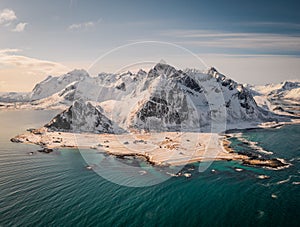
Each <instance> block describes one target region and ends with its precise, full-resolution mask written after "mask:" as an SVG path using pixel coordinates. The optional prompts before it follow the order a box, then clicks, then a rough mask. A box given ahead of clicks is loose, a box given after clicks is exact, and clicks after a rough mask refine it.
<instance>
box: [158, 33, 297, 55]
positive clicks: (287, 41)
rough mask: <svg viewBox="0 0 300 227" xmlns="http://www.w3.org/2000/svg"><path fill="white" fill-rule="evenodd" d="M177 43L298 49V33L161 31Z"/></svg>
mask: <svg viewBox="0 0 300 227" xmlns="http://www.w3.org/2000/svg"><path fill="white" fill-rule="evenodd" d="M162 35H164V36H172V37H175V38H176V39H177V40H178V42H177V43H179V44H183V45H194V46H195V45H196V46H202V47H220V48H240V49H260V50H261V49H265V50H282V51H300V35H289V34H270V33H231V32H223V31H209V30H172V31H168V32H164V33H162Z"/></svg>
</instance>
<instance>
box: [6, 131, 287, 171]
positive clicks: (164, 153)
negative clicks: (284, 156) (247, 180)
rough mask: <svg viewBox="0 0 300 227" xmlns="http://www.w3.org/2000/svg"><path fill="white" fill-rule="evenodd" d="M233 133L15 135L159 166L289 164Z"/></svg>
mask: <svg viewBox="0 0 300 227" xmlns="http://www.w3.org/2000/svg"><path fill="white" fill-rule="evenodd" d="M231 137H232V135H231V134H222V135H221V134H213V133H193V132H184V133H183V132H160V133H132V134H94V133H72V132H57V131H49V130H47V128H44V127H43V128H40V129H32V130H29V131H27V132H25V133H24V134H21V135H17V136H15V137H14V138H12V139H11V141H12V142H16V143H26V144H36V145H39V146H41V148H42V150H40V152H45V153H50V152H51V151H50V150H52V149H58V148H73V149H79V150H80V149H94V150H97V151H99V152H101V153H106V154H108V155H112V156H115V157H119V158H123V157H126V156H134V157H137V158H143V159H145V160H146V161H147V162H148V163H149V164H151V165H156V166H182V165H186V164H191V163H196V162H205V161H240V162H242V164H244V165H251V166H260V167H267V168H272V169H280V168H283V167H287V166H288V163H285V162H284V161H282V160H279V159H261V158H253V157H251V156H249V155H247V154H243V153H241V152H236V151H234V150H233V148H232V147H231V146H230V144H231V142H230V141H229V138H231ZM49 151H50V152H49Z"/></svg>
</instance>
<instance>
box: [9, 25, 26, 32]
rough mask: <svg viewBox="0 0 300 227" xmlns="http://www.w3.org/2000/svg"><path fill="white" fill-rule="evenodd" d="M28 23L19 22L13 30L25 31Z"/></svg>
mask: <svg viewBox="0 0 300 227" xmlns="http://www.w3.org/2000/svg"><path fill="white" fill-rule="evenodd" d="M27 24H28V23H18V24H17V25H16V27H15V28H14V29H12V31H13V32H23V31H24V30H25V27H26V26H27Z"/></svg>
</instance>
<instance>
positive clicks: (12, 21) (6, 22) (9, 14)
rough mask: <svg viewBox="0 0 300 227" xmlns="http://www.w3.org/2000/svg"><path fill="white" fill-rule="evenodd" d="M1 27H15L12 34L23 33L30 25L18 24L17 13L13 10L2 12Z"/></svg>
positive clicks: (0, 16)
mask: <svg viewBox="0 0 300 227" xmlns="http://www.w3.org/2000/svg"><path fill="white" fill-rule="evenodd" d="M0 25H2V26H4V27H10V28H11V27H13V28H11V29H10V30H11V31H12V32H23V31H24V30H25V27H26V26H27V25H28V23H25V22H18V17H17V16H16V13H15V12H14V11H13V10H11V9H3V10H1V11H0Z"/></svg>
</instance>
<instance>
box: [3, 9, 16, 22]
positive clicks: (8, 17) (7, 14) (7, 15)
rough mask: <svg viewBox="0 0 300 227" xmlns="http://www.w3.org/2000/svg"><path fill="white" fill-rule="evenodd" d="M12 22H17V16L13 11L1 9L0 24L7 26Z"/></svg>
mask: <svg viewBox="0 0 300 227" xmlns="http://www.w3.org/2000/svg"><path fill="white" fill-rule="evenodd" d="M14 20H17V16H16V14H15V12H14V11H13V10H11V9H3V10H1V11H0V24H4V25H7V24H10V23H11V22H12V21H14Z"/></svg>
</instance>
